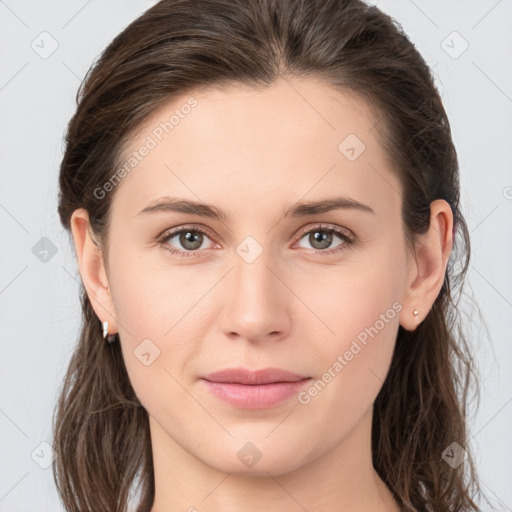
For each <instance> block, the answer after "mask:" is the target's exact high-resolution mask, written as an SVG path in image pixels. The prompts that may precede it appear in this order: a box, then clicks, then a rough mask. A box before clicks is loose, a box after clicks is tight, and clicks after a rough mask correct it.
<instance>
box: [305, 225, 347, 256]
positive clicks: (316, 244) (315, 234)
mask: <svg viewBox="0 0 512 512" xmlns="http://www.w3.org/2000/svg"><path fill="white" fill-rule="evenodd" d="M335 238H338V239H339V240H341V241H340V242H339V243H338V244H336V245H334V246H333V245H332V244H333V241H334V239H335ZM302 239H306V240H307V242H308V244H309V245H310V247H309V248H310V249H312V250H314V252H315V254H318V253H324V254H332V253H335V252H339V251H342V250H343V249H345V248H346V247H347V246H349V245H351V244H353V243H354V239H353V237H352V236H351V235H350V232H349V231H348V230H344V229H342V228H338V227H330V226H324V225H320V226H316V227H314V228H313V229H311V228H307V229H306V230H303V231H302V232H301V240H302ZM326 249H329V250H326Z"/></svg>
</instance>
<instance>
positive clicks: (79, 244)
mask: <svg viewBox="0 0 512 512" xmlns="http://www.w3.org/2000/svg"><path fill="white" fill-rule="evenodd" d="M70 224H71V232H72V234H73V240H74V244H75V252H76V257H77V261H78V268H79V271H80V275H81V276H82V281H83V283H84V287H85V290H86V292H87V296H88V297H89V300H90V302H91V305H92V307H93V309H94V312H95V313H96V316H97V317H98V318H99V319H100V321H101V322H102V323H103V322H104V321H105V320H108V331H109V334H115V333H117V332H118V325H117V321H116V319H115V311H114V305H113V302H112V297H111V294H110V288H109V284H108V277H107V272H106V270H105V264H104V261H103V252H102V250H101V248H100V246H99V245H98V243H97V242H96V241H95V240H94V238H93V234H92V229H91V227H90V223H89V214H88V212H87V210H85V209H83V208H79V209H77V210H75V211H74V212H73V214H72V215H71V221H70Z"/></svg>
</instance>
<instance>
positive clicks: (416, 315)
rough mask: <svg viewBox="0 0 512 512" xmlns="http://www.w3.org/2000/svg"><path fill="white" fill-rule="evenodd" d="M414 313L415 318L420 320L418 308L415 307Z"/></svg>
mask: <svg viewBox="0 0 512 512" xmlns="http://www.w3.org/2000/svg"><path fill="white" fill-rule="evenodd" d="M412 314H413V315H414V320H418V315H419V312H418V310H417V309H415V310H414V311H413V312H412Z"/></svg>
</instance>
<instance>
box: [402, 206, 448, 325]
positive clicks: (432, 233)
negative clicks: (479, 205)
mask: <svg viewBox="0 0 512 512" xmlns="http://www.w3.org/2000/svg"><path fill="white" fill-rule="evenodd" d="M452 247H453V214H452V210H451V208H450V205H449V204H448V203H447V202H446V201H445V200H443V199H436V200H435V201H432V203H431V204H430V226H429V229H428V231H427V232H426V233H424V234H422V235H419V238H418V240H417V242H416V243H415V247H414V254H413V256H412V258H413V260H414V261H413V263H412V265H410V271H409V280H408V287H407V290H406V295H405V299H404V300H403V302H402V305H403V308H402V311H401V312H400V325H401V326H402V327H403V328H404V329H406V330H408V331H414V330H415V329H416V327H417V326H418V325H419V323H420V322H421V321H422V320H423V319H424V318H425V317H426V316H427V313H428V312H429V311H430V309H431V308H432V305H433V304H434V301H435V300H436V298H437V296H438V295H439V292H440V291H441V288H442V286H443V282H444V278H445V273H446V266H447V264H448V258H449V257H450V253H451V251H452ZM414 310H416V311H417V312H418V316H417V318H415V316H414V314H413V312H414Z"/></svg>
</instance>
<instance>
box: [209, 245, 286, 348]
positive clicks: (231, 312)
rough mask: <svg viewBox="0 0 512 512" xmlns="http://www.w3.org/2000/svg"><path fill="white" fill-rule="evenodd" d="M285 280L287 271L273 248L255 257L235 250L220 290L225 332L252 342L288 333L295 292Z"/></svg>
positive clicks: (229, 335)
mask: <svg viewBox="0 0 512 512" xmlns="http://www.w3.org/2000/svg"><path fill="white" fill-rule="evenodd" d="M285 282H286V276H285V272H284V271H283V270H282V268H281V267H280V266H279V264H278V263H277V262H276V260H275V258H274V259H272V257H271V255H270V251H265V250H264V251H263V252H262V253H261V254H260V255H259V256H258V257H257V258H256V259H254V261H251V259H244V258H243V257H242V256H240V255H239V254H238V253H235V255H234V258H233V268H232V270H231V271H230V272H229V274H228V275H227V276H226V278H225V280H224V283H223V286H222V287H221V288H222V289H221V290H220V294H219V300H221V301H222V306H221V308H220V316H219V322H220V328H221V330H222V332H223V333H224V334H225V335H226V336H227V337H230V338H233V339H236V338H240V339H245V340H247V341H249V342H251V343H257V342H260V343H261V342H264V341H265V340H267V339H268V340H273V341H276V340H278V339H282V338H284V337H286V336H287V335H288V333H289V331H290V325H291V312H290V308H291V305H292V299H293V294H292V293H291V292H290V290H289V288H288V287H287V286H286V284H285Z"/></svg>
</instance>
